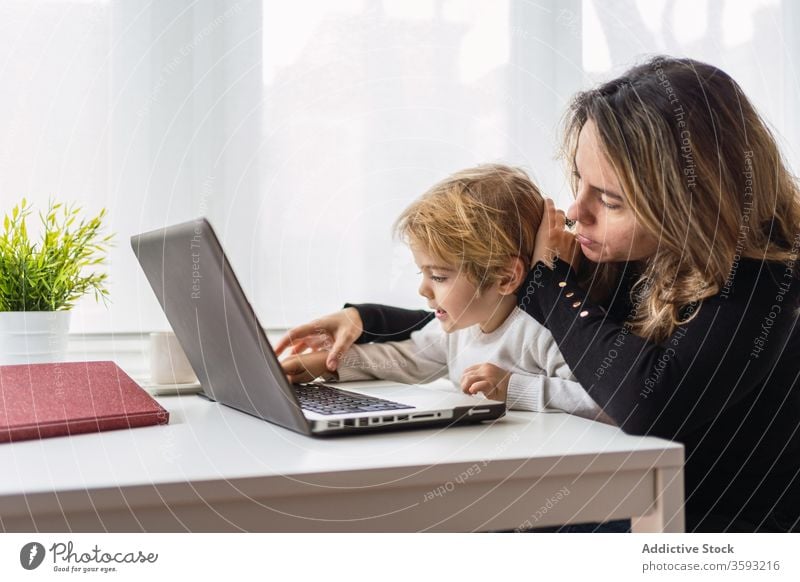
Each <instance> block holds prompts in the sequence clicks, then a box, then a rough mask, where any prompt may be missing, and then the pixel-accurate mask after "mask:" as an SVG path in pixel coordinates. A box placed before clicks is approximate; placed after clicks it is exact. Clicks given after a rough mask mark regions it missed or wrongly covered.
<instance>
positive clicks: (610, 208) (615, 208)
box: [600, 196, 622, 210]
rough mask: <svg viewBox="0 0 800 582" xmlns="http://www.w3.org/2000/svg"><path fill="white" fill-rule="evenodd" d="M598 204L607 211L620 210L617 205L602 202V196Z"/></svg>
mask: <svg viewBox="0 0 800 582" xmlns="http://www.w3.org/2000/svg"><path fill="white" fill-rule="evenodd" d="M600 204H602V205H603V206H605V207H606V208H608V209H609V210H617V209H618V208H622V207H621V206H620V205H619V204H612V203H611V202H606V201H605V200H603V197H602V196H600Z"/></svg>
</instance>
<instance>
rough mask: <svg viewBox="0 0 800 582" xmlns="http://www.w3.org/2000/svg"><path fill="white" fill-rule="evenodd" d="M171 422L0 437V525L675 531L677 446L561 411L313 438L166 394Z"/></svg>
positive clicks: (678, 515)
mask: <svg viewBox="0 0 800 582" xmlns="http://www.w3.org/2000/svg"><path fill="white" fill-rule="evenodd" d="M159 400H160V402H161V403H162V404H163V405H164V406H165V407H166V408H167V409H169V411H170V412H171V415H172V417H171V420H170V424H169V425H168V426H156V427H147V428H138V429H133V430H122V431H111V432H105V433H99V434H89V435H78V436H73V437H68V438H54V439H46V440H42V441H28V442H20V443H13V444H3V445H0V467H2V468H3V470H2V473H1V474H0V530H5V531H34V530H38V531H476V530H508V529H515V528H520V527H523V526H527V525H533V526H537V527H540V526H547V525H557V524H562V523H580V522H586V521H600V520H607V519H616V518H623V517H631V516H643V517H640V518H638V519H635V520H634V529H635V530H636V531H670V532H676V531H683V528H684V515H683V500H684V499H683V498H684V493H683V458H684V457H683V447H682V446H680V445H678V444H675V443H671V442H669V441H665V440H661V439H656V438H641V437H633V436H629V435H625V434H624V433H623V432H622V431H620V430H619V429H616V428H614V427H610V426H607V425H603V424H599V423H594V422H590V421H587V420H583V419H580V418H577V417H573V416H570V415H566V414H537V413H520V412H511V413H509V414H508V415H507V416H506V417H505V418H503V419H501V420H499V421H497V422H496V423H494V424H492V425H474V426H466V427H455V428H451V429H446V430H415V431H407V432H393V433H381V434H373V435H362V436H350V437H337V438H332V439H312V438H309V437H306V436H302V435H299V434H295V433H293V432H290V431H287V430H285V429H282V428H279V427H277V426H274V425H271V424H269V423H267V422H263V421H261V420H259V419H257V418H253V417H250V416H247V415H245V414H242V413H240V412H237V411H235V410H231V409H229V408H226V407H224V406H221V405H219V404H216V403H210V402H208V401H206V400H203V399H201V398H200V397H198V396H180V397H178V396H174V397H163V398H160V399H159Z"/></svg>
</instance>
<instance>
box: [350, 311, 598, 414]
mask: <svg viewBox="0 0 800 582" xmlns="http://www.w3.org/2000/svg"><path fill="white" fill-rule="evenodd" d="M483 363H490V364H494V365H495V366H498V367H500V368H502V369H504V370H506V371H509V372H511V377H510V378H509V383H508V398H507V404H508V407H509V408H511V409H516V410H532V411H537V412H552V411H559V410H560V411H564V412H569V413H571V414H576V415H578V416H583V417H584V418H591V419H593V420H601V421H603V422H607V423H609V424H613V421H612V420H611V419H610V418H609V417H608V416H607V415H606V414H605V413H604V412H603V411H602V409H601V408H600V407H599V406H597V404H595V402H594V400H592V398H591V397H590V396H589V395H588V394H587V393H586V390H584V389H583V387H582V386H581V385H580V384H579V383H578V382H577V380H576V379H575V377H574V376H573V375H572V371H571V370H570V369H569V367H568V366H567V363H566V362H565V361H564V358H563V356H562V355H561V352H560V351H559V350H558V346H557V345H556V342H555V340H554V339H553V336H552V334H551V333H550V332H549V331H548V330H547V328H545V327H544V326H543V325H541V324H540V323H539V322H537V321H536V320H535V319H534V318H532V317H530V316H528V315H526V314H525V313H524V312H523V311H521V310H520V309H518V308H515V309H514V311H512V312H511V314H510V315H509V316H508V317H507V318H506V320H505V321H504V322H503V324H502V325H501V326H500V327H498V328H497V329H496V330H495V331H493V332H491V333H484V332H482V331H481V329H480V326H478V325H474V326H471V327H468V328H466V329H461V330H457V331H454V332H452V333H449V334H448V333H446V332H445V331H444V330H443V329H442V326H441V324H440V323H439V321H438V320H436V319H434V320H432V321H431V322H430V323H428V325H426V326H425V327H424V328H422V329H421V330H419V331H415V332H414V333H412V334H411V338H410V339H408V340H405V341H400V342H386V343H373V344H363V345H356V346H353V347H352V348H350V350H348V351H347V352H346V353H345V354H344V356H343V357H342V358H341V360H340V361H339V367H338V378H339V380H340V381H344V382H346V381H351V380H368V379H378V380H391V381H395V382H403V383H406V384H416V383H426V382H432V381H434V380H436V379H438V378H441V377H443V376H448V378H449V379H450V381H451V382H453V383H454V384H455V385H456V387H458V386H459V385H460V383H461V376H462V374H463V373H464V370H465V369H466V368H468V367H469V366H472V365H475V364H483ZM459 389H460V388H459Z"/></svg>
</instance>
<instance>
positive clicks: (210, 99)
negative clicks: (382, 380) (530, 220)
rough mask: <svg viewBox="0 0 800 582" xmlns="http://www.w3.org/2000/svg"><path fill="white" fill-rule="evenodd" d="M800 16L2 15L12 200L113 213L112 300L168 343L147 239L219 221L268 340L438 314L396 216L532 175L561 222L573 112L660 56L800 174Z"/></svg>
mask: <svg viewBox="0 0 800 582" xmlns="http://www.w3.org/2000/svg"><path fill="white" fill-rule="evenodd" d="M798 11H800V8H798V5H797V4H796V3H792V2H789V1H783V2H781V1H780V0H748V1H742V2H737V1H733V0H722V1H719V2H712V1H702V0H691V1H688V0H687V1H682V0H681V1H679V0H672V1H671V0H647V1H644V0H641V1H638V0H568V1H566V2H557V1H556V0H541V1H537V2H531V1H525V0H498V1H492V2H489V1H479V0H473V1H470V0H331V1H322V0H303V1H297V2H278V1H277V0H274V1H273V0H270V1H266V2H258V1H255V0H239V1H235V0H222V1H212V0H195V1H191V2H189V1H180V2H177V1H176V2H153V1H150V0H105V1H103V0H73V1H69V0H67V1H55V0H26V1H17V0H3V1H0V70H1V71H2V74H3V85H4V90H3V91H1V92H0V197H1V198H0V200H1V201H2V208H1V209H2V210H3V211H7V210H8V209H9V208H10V207H11V206H12V205H13V204H14V203H15V202H16V201H18V200H19V199H20V198H21V197H22V196H23V195H24V196H27V197H28V199H29V200H31V201H33V202H34V203H36V204H37V205H43V204H46V202H47V200H48V198H50V197H53V198H57V199H59V200H64V201H72V200H74V201H77V202H80V203H82V204H84V205H85V206H86V207H87V211H89V212H96V211H97V210H99V208H100V207H103V206H105V207H107V208H108V209H109V211H110V216H109V218H110V220H109V227H110V229H111V230H113V231H114V232H116V233H117V246H116V248H115V249H114V250H113V251H112V253H111V257H110V258H111V264H110V273H111V293H112V301H113V302H112V304H111V306H110V307H109V308H108V309H106V308H105V307H103V306H97V305H95V304H94V303H93V302H92V301H84V302H82V303H81V304H80V305H79V307H78V309H77V312H76V314H75V316H74V319H73V331H76V332H80V331H84V332H121V331H138V330H142V331H147V330H150V329H158V328H162V327H165V325H166V324H165V322H164V319H163V316H162V315H161V312H160V309H159V307H158V305H157V304H156V302H155V300H154V299H153V297H152V292H151V291H150V289H149V287H148V286H147V283H146V281H145V280H144V278H143V276H142V275H141V273H140V272H139V267H138V265H137V263H136V261H135V259H134V257H133V255H132V253H131V251H130V247H129V243H128V239H129V237H130V235H131V234H134V233H137V232H141V231H143V230H148V229H152V228H157V227H159V226H162V225H165V224H169V223H173V222H178V221H183V220H189V219H191V218H193V217H195V216H197V215H200V214H205V215H207V216H209V217H210V219H211V220H212V222H213V223H214V225H215V226H216V228H217V231H218V233H219V234H220V236H221V238H222V239H223V242H224V244H225V245H226V248H227V249H228V251H229V253H230V255H231V259H232V262H233V265H234V268H235V269H236V271H237V273H238V274H239V276H240V278H241V279H242V282H243V283H244V285H245V287H246V289H247V291H248V294H249V295H250V297H251V299H252V300H253V303H254V304H255V306H256V309H257V311H258V312H259V315H260V316H261V318H262V321H263V322H264V323H265V324H266V325H268V326H275V327H281V326H286V325H291V324H294V323H297V322H300V321H304V320H307V319H308V318H310V317H312V316H314V315H316V314H319V313H323V312H327V311H330V310H332V309H336V308H337V307H338V306H340V305H341V303H342V302H343V301H345V300H350V301H383V302H387V303H394V304H397V305H405V306H409V307H415V306H421V305H422V303H421V301H420V299H419V298H418V296H417V294H416V287H417V279H418V277H417V274H416V269H415V268H414V266H413V264H412V261H411V257H410V254H409V253H408V252H407V250H406V249H405V248H403V247H402V245H399V244H397V243H395V242H393V241H392V238H391V226H392V223H393V220H394V218H395V217H396V216H397V214H398V213H399V212H400V211H401V210H402V208H404V207H405V206H406V205H407V204H408V203H409V202H410V201H411V200H413V199H414V198H415V197H417V196H418V195H419V194H421V193H422V192H423V191H424V190H425V189H426V188H427V187H428V186H430V185H431V184H432V183H433V182H435V181H437V180H439V179H441V178H442V177H444V176H445V175H447V174H448V173H450V172H452V171H455V170H457V169H459V168H462V167H465V166H468V165H472V164H476V163H480V162H486V161H505V162H508V163H512V164H518V165H521V166H523V167H524V168H526V169H527V170H528V171H529V172H530V173H531V175H532V176H533V177H534V178H535V179H537V180H538V181H539V182H540V184H541V185H542V187H543V188H544V190H545V191H546V192H548V193H549V194H550V195H552V196H554V197H556V199H557V200H558V201H559V202H560V203H561V204H563V205H566V204H567V203H568V200H569V193H568V190H567V188H566V187H565V181H564V179H563V173H562V170H561V165H560V163H559V162H558V161H557V160H555V159H554V156H555V153H556V149H557V127H558V122H559V120H560V117H561V115H562V114H563V112H564V110H565V108H566V105H567V103H568V102H569V99H570V97H571V95H572V94H573V93H574V92H575V91H577V90H579V89H581V88H585V87H588V86H590V85H591V84H592V83H594V82H596V81H598V80H600V79H603V78H607V77H609V76H611V75H613V74H616V73H619V72H621V71H622V70H623V69H624V68H626V67H628V66H630V65H631V64H633V63H635V62H636V61H637V60H640V59H641V58H643V57H644V56H646V55H647V54H652V53H655V52H666V53H669V54H681V55H689V56H692V57H694V58H698V59H703V60H707V61H710V62H712V63H715V64H717V65H719V66H721V67H723V68H724V69H726V70H727V71H728V72H730V73H731V74H732V75H733V76H734V78H736V79H737V80H738V81H739V82H740V83H741V84H742V85H743V87H744V89H745V91H746V92H747V93H748V94H749V95H750V96H751V97H752V98H753V99H754V101H755V102H756V104H757V106H758V107H759V108H760V110H761V111H762V112H763V113H764V115H765V116H766V117H767V118H768V119H769V121H770V122H771V123H772V124H773V126H774V127H775V128H776V131H777V133H778V134H779V135H780V137H781V139H782V140H783V143H784V146H785V150H786V152H787V154H788V156H789V157H790V159H791V160H792V161H793V163H794V167H795V168H797V167H798V166H797V161H798V158H797V149H798V142H799V141H800V139H799V138H800V114H799V113H798V111H797V105H798V104H799V103H800V90H798V86H800V85H799V83H798V78H797V72H798V58H799V57H800V38H798V37H797V35H796V33H795V31H796V29H797V24H798V23H800V18H798Z"/></svg>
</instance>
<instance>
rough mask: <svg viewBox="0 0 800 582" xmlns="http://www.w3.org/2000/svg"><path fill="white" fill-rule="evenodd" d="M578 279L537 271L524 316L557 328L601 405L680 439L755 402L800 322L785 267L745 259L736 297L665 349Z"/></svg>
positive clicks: (641, 428)
mask: <svg viewBox="0 0 800 582" xmlns="http://www.w3.org/2000/svg"><path fill="white" fill-rule="evenodd" d="M784 275H786V276H784ZM576 279H577V278H576V274H575V272H574V271H573V270H572V268H571V267H570V266H569V265H568V264H567V263H565V262H563V261H556V262H555V265H554V268H553V269H552V270H551V269H549V268H548V267H546V266H545V265H544V264H542V263H538V264H537V265H536V266H535V267H534V268H533V270H532V271H531V272H530V273H529V275H528V277H527V279H526V281H525V283H524V284H523V286H522V287H521V289H520V291H519V294H518V298H519V302H520V303H519V305H520V308H521V309H523V310H524V311H526V312H527V313H528V314H529V315H531V316H533V317H535V318H536V319H537V320H538V321H540V322H541V323H543V324H544V325H545V326H546V327H548V329H550V331H551V332H552V334H553V336H554V337H555V339H556V342H557V343H558V347H559V349H560V350H561V353H562V354H563V355H564V358H565V359H566V361H567V363H568V364H569V366H570V368H571V369H572V371H573V373H574V374H575V376H576V377H577V378H578V380H579V381H580V383H581V384H582V385H583V387H584V388H585V389H586V391H587V392H588V393H589V395H590V396H591V397H592V399H593V400H594V401H595V402H597V403H598V404H599V405H600V406H601V407H602V408H603V410H604V411H605V412H606V413H607V414H608V415H609V416H610V417H611V418H613V419H614V421H616V423H617V424H619V425H620V426H621V427H622V428H623V429H624V430H626V431H627V432H631V433H636V434H654V435H658V436H663V437H667V438H675V437H678V436H680V435H681V434H683V433H686V432H690V431H692V430H695V429H697V428H698V427H701V426H703V425H706V424H708V423H710V422H711V421H713V419H714V418H715V417H716V416H717V415H718V414H719V413H720V411H721V410H723V409H725V408H727V407H729V406H732V405H734V404H736V403H738V402H740V401H742V399H744V398H747V397H748V396H753V393H754V391H755V389H756V388H758V387H760V386H761V385H762V383H763V381H764V379H765V378H766V377H767V375H768V374H769V373H770V371H771V369H772V367H773V365H774V364H775V362H776V361H777V360H778V358H779V357H780V356H781V354H782V350H783V348H784V346H785V344H786V342H787V340H788V338H789V335H790V334H791V333H792V330H793V329H794V325H795V323H796V320H797V305H798V295H800V289H798V287H800V284H798V282H797V280H796V279H794V278H793V277H792V276H791V273H790V272H787V271H785V269H784V266H783V265H777V264H772V265H769V264H767V263H759V262H757V261H747V260H742V261H741V264H740V265H739V266H738V270H737V272H736V277H735V279H734V281H733V284H732V285H731V288H730V292H729V293H728V294H727V295H725V296H723V295H722V294H719V295H717V296H714V297H712V298H710V299H707V300H705V301H704V302H703V303H702V305H701V306H700V307H699V310H698V312H697V315H696V316H695V317H694V319H692V320H691V321H689V322H688V323H686V324H685V325H682V326H679V327H678V328H677V330H676V331H675V333H673V334H672V336H671V337H670V338H668V339H667V340H666V341H665V342H663V343H662V344H656V343H654V342H651V341H648V340H646V339H644V338H642V337H639V336H636V335H634V334H633V333H630V332H629V330H628V328H627V327H626V326H624V325H622V322H619V321H614V320H612V319H611V318H609V317H608V315H607V313H606V312H605V310H604V309H602V308H601V307H599V306H598V305H595V304H593V303H592V302H591V301H590V300H588V298H587V296H586V293H585V292H584V291H583V290H581V289H580V288H579V287H578V286H577V284H576ZM753 397H754V396H753Z"/></svg>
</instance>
